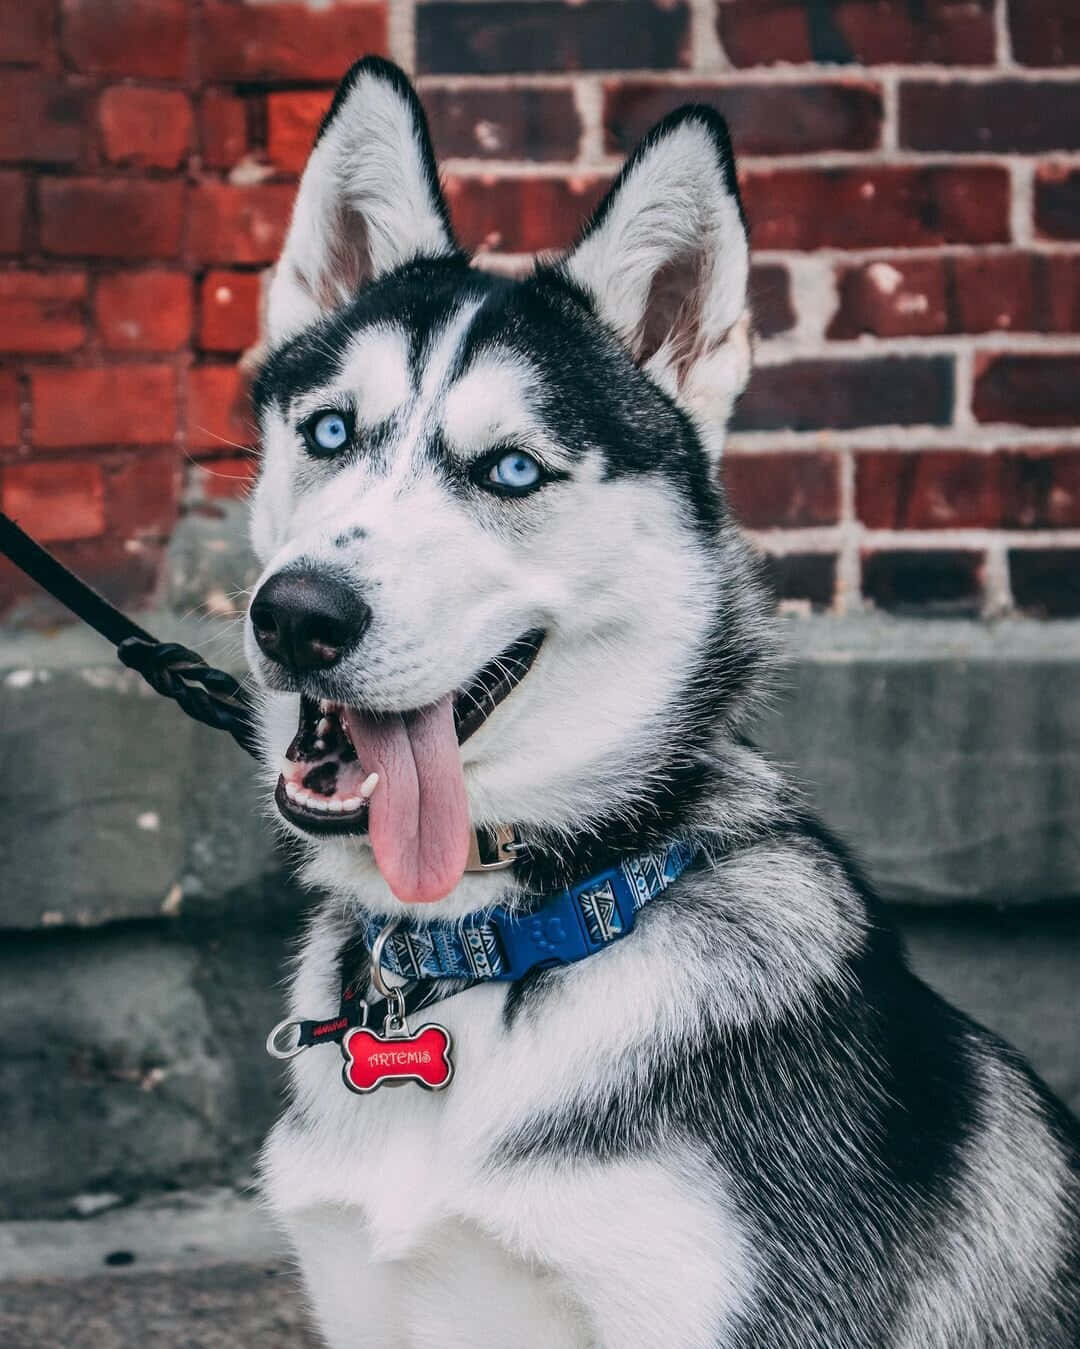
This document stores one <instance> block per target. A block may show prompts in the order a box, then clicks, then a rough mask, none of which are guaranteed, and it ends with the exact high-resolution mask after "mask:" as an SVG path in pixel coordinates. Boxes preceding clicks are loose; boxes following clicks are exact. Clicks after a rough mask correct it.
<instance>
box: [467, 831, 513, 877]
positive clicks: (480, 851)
mask: <svg viewBox="0 0 1080 1349" xmlns="http://www.w3.org/2000/svg"><path fill="white" fill-rule="evenodd" d="M524 851H525V845H524V844H523V843H520V842H518V839H517V836H516V835H515V833H514V831H513V829H512V828H511V827H510V826H509V825H508V824H496V825H492V826H491V828H490V829H484V828H482V827H481V828H477V829H474V830H473V831H472V842H471V843H470V844H469V860H468V861H467V862H466V863H465V870H466V871H505V870H506V869H507V867H512V866H513V865H514V863H515V862H516V861H517V860H518V858H519V857H520V856H521V854H522V853H523V852H524Z"/></svg>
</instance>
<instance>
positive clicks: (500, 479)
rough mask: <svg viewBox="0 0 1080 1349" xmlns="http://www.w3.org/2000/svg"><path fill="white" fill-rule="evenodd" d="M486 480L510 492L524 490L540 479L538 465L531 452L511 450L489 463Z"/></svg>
mask: <svg viewBox="0 0 1080 1349" xmlns="http://www.w3.org/2000/svg"><path fill="white" fill-rule="evenodd" d="M487 480H488V482H490V483H494V484H495V486H497V487H505V488H506V489H507V490H508V491H510V492H524V491H527V490H528V489H529V488H530V487H535V486H536V484H537V483H538V482H539V481H540V465H539V464H538V463H537V462H536V460H535V459H534V458H533V457H532V455H531V454H526V453H525V452H524V451H523V450H511V451H510V453H509V454H504V455H503V457H502V458H501V459H499V460H497V461H496V462H495V463H494V464H492V465H491V467H490V468H489V469H488V472H487Z"/></svg>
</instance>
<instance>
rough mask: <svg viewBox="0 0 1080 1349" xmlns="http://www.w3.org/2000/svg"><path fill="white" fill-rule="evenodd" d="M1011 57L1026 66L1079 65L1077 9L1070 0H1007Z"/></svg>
mask: <svg viewBox="0 0 1080 1349" xmlns="http://www.w3.org/2000/svg"><path fill="white" fill-rule="evenodd" d="M1009 36H1010V37H1011V39H1012V49H1013V56H1015V57H1016V59H1017V60H1018V61H1021V62H1023V64H1024V65H1028V66H1074V65H1080V10H1078V9H1077V7H1076V5H1075V3H1074V0H1009Z"/></svg>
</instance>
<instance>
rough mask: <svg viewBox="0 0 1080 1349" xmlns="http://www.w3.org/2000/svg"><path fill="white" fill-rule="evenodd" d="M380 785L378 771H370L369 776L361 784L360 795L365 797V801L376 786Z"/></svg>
mask: <svg viewBox="0 0 1080 1349" xmlns="http://www.w3.org/2000/svg"><path fill="white" fill-rule="evenodd" d="M378 785H379V775H378V773H369V774H368V775H367V777H366V778H365V779H364V780H363V782H362V783H361V784H360V795H361V796H362V797H363V798H364V800H365V801H366V800H367V799H368V797H370V796H371V793H372V792H373V791H374V790H375V788H376V787H377V786H378Z"/></svg>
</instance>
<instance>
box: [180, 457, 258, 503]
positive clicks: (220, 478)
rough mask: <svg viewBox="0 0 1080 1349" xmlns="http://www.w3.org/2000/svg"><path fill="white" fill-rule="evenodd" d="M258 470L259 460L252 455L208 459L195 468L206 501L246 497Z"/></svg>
mask: <svg viewBox="0 0 1080 1349" xmlns="http://www.w3.org/2000/svg"><path fill="white" fill-rule="evenodd" d="M258 471H259V461H258V459H257V458H256V457H255V456H254V455H247V456H246V457H244V458H241V457H239V456H236V457H234V458H232V459H209V460H206V461H204V462H203V463H200V464H199V466H198V468H197V469H196V470H195V472H196V474H197V475H198V478H197V480H198V483H199V486H200V488H201V490H202V495H203V496H204V497H205V498H206V499H207V500H208V501H225V500H230V499H236V498H238V497H246V496H247V494H248V492H249V491H250V490H251V487H252V484H253V483H254V481H255V476H256V474H257V473H258Z"/></svg>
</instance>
